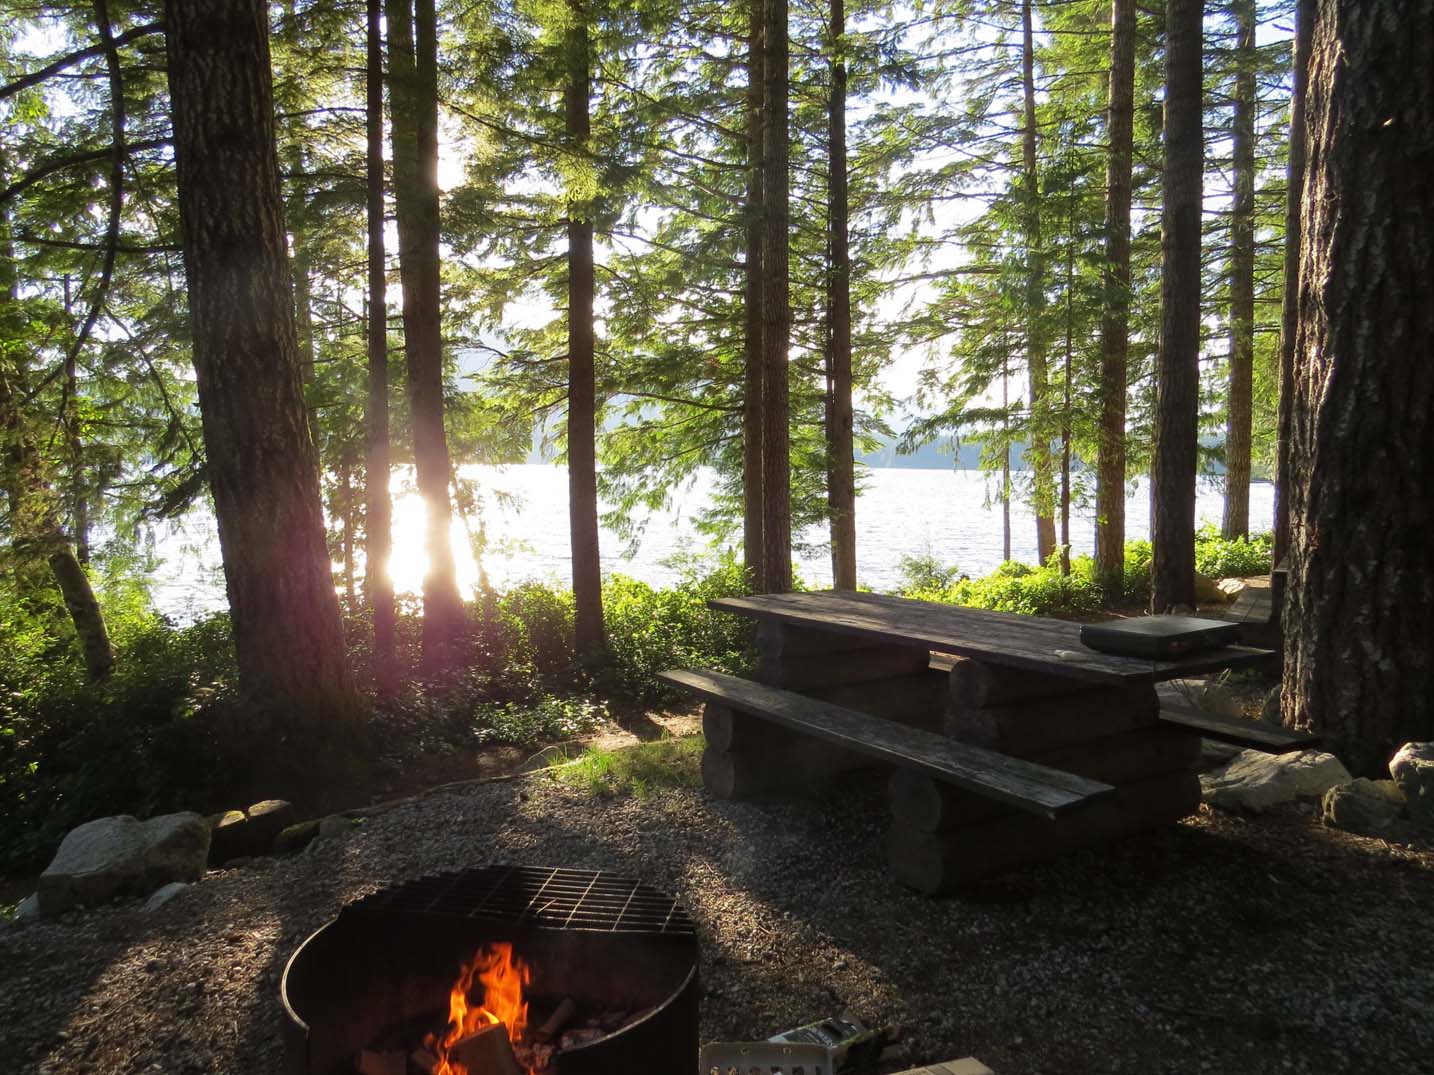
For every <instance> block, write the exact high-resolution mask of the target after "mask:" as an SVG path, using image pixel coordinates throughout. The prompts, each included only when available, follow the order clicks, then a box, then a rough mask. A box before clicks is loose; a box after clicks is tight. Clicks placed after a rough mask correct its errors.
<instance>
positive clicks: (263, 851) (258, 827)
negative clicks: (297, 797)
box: [244, 799, 294, 855]
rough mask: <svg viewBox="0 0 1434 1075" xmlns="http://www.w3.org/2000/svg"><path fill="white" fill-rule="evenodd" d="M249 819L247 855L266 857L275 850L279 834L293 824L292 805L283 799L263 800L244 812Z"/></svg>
mask: <svg viewBox="0 0 1434 1075" xmlns="http://www.w3.org/2000/svg"><path fill="white" fill-rule="evenodd" d="M244 813H245V814H247V815H248V817H249V824H248V828H249V839H250V844H249V848H250V851H249V853H250V854H251V855H267V854H268V853H269V852H270V851H273V850H275V848H274V841H275V840H276V839H278V837H279V833H281V832H283V831H284V830H285V829H286V828H288V827H289V826H290V825H292V824H293V823H294V804H293V803H290V802H285V801H284V800H283V799H265V800H264V801H263V802H261V803H255V804H254V805H253V806H251V807H249V809H248V810H245V811H244Z"/></svg>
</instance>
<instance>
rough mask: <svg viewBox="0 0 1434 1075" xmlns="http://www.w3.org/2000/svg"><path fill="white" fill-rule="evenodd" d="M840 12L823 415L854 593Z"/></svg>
mask: <svg viewBox="0 0 1434 1075" xmlns="http://www.w3.org/2000/svg"><path fill="white" fill-rule="evenodd" d="M845 37H846V11H845V8H844V0H831V48H832V58H831V65H832V67H831V98H830V101H829V102H828V106H827V123H828V131H827V135H828V136H827V154H828V156H827V182H828V184H829V187H828V199H829V203H828V206H827V222H828V227H829V242H830V258H831V263H830V265H829V266H828V276H827V310H828V314H829V317H830V319H831V326H830V327H831V335H830V338H829V340H828V348H829V358H828V369H829V370H830V387H829V400H830V405H829V407H828V412H827V513H828V515H829V516H830V517H831V541H832V582H833V585H834V586H835V587H836V588H837V589H838V590H854V589H856V461H855V457H856V452H855V446H854V444H853V430H852V424H853V421H852V420H853V415H852V403H851V252H850V249H849V246H848V239H847V177H846V55H845V48H846V41H845Z"/></svg>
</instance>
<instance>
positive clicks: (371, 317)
mask: <svg viewBox="0 0 1434 1075" xmlns="http://www.w3.org/2000/svg"><path fill="white" fill-rule="evenodd" d="M366 14H367V19H366V22H367V34H366V37H367V50H368V56H367V68H366V79H367V82H366V85H365V88H364V104H365V108H366V117H365V121H366V126H367V131H366V133H367V135H368V148H367V165H366V168H367V189H366V193H367V215H368V402H367V408H366V413H365V414H364V436H365V440H366V442H367V443H366V449H367V450H366V452H365V461H364V506H365V510H364V597H365V598H366V599H367V601H368V606H369V614H370V616H372V617H373V681H374V690H375V691H376V692H377V693H378V695H379V697H380V698H387V697H389V696H391V695H393V694H394V693H395V692H396V691H397V690H398V654H397V650H396V648H395V642H394V625H395V620H396V611H395V609H394V601H393V579H392V578H391V577H390V576H389V573H388V560H389V556H390V555H391V550H392V540H393V539H392V529H393V502H392V500H391V499H390V497H389V491H388V483H389V477H390V461H389V433H388V285H387V265H386V264H385V255H384V237H383V222H384V199H383V189H384V188H383V31H382V20H383V0H367V13H366Z"/></svg>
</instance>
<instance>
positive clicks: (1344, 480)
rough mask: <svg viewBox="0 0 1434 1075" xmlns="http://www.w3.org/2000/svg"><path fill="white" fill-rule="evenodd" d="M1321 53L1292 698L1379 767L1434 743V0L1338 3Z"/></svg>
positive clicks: (1302, 309)
mask: <svg viewBox="0 0 1434 1075" xmlns="http://www.w3.org/2000/svg"><path fill="white" fill-rule="evenodd" d="M1309 55H1310V70H1309V84H1308V88H1309V98H1308V101H1307V104H1306V107H1307V112H1306V116H1307V130H1308V132H1309V147H1308V149H1309V156H1308V167H1307V171H1306V174H1305V181H1304V186H1303V198H1302V202H1301V204H1302V206H1303V211H1302V220H1301V234H1302V235H1303V241H1302V243H1301V248H1300V273H1299V291H1298V294H1299V322H1298V324H1299V329H1298V335H1297V339H1296V344H1295V352H1294V369H1293V378H1292V380H1291V382H1290V388H1291V392H1292V396H1293V400H1292V422H1291V444H1290V463H1289V468H1288V474H1289V478H1290V484H1289V489H1288V492H1289V510H1290V602H1289V615H1288V616H1287V617H1286V620H1285V623H1284V631H1285V661H1284V687H1283V692H1282V703H1283V710H1284V714H1285V719H1286V721H1287V722H1288V723H1291V724H1293V725H1295V726H1296V727H1300V728H1312V729H1314V730H1316V731H1318V732H1320V733H1322V734H1323V735H1324V736H1326V741H1327V742H1328V743H1329V744H1330V745H1332V746H1333V747H1334V749H1335V750H1336V751H1338V753H1339V754H1340V755H1341V756H1342V757H1345V758H1347V759H1348V760H1349V762H1350V764H1351V768H1353V769H1354V770H1355V771H1358V772H1362V773H1367V774H1370V775H1374V774H1376V773H1378V772H1381V771H1383V770H1384V769H1385V766H1386V763H1387V761H1388V759H1389V756H1390V754H1391V753H1392V752H1393V751H1394V750H1396V749H1397V748H1398V747H1399V746H1400V745H1401V744H1403V743H1405V742H1408V741H1411V740H1428V739H1430V738H1431V737H1434V707H1431V706H1430V701H1429V700H1430V697H1431V696H1434V672H1431V670H1434V663H1431V661H1430V653H1431V652H1434V645H1431V643H1434V541H1431V540H1430V535H1429V522H1428V520H1429V490H1430V488H1431V482H1434V443H1431V432H1430V423H1429V416H1430V414H1431V413H1434V377H1431V376H1430V369H1429V364H1428V356H1429V355H1430V353H1431V352H1434V307H1431V305H1430V304H1429V302H1428V301H1427V299H1426V297H1425V295H1424V288H1425V286H1426V285H1427V282H1428V280H1429V279H1430V278H1431V275H1434V245H1431V244H1430V242H1429V221H1430V219H1431V217H1434V2H1431V0H1414V2H1412V3H1395V2H1393V0H1364V2H1354V0H1328V2H1325V3H1321V4H1320V5H1319V8H1318V14H1317V18H1316V20H1315V24H1314V28H1313V40H1312V42H1311V49H1310V53H1309Z"/></svg>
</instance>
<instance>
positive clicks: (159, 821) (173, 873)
mask: <svg viewBox="0 0 1434 1075" xmlns="http://www.w3.org/2000/svg"><path fill="white" fill-rule="evenodd" d="M208 857H209V824H208V822H206V821H205V820H204V818H202V817H200V816H199V815H198V814H195V813H191V812H187V811H186V812H184V813H179V814H165V815H163V816H161V817H156V818H151V819H150V820H148V821H139V820H137V819H135V818H133V817H130V816H129V815H128V814H121V815H119V816H117V817H102V818H96V819H95V820H94V821H87V822H85V823H84V824H83V825H80V826H78V827H77V828H74V829H71V830H70V832H69V833H68V834H67V835H66V836H65V838H64V840H62V841H61V842H60V849H59V850H58V851H56V852H55V857H54V860H53V861H51V863H50V865H49V866H47V867H45V872H44V873H42V874H41V875H40V880H39V883H38V884H37V885H36V887H35V895H36V896H37V897H38V899H39V907H40V911H41V912H42V913H43V914H46V915H54V914H59V913H60V912H61V911H65V910H68V909H69V908H70V907H73V906H74V905H75V904H96V903H104V902H105V901H107V900H110V899H113V898H114V897H116V896H123V895H140V894H143V893H146V892H149V891H151V890H152V889H154V888H156V887H158V886H159V885H163V884H166V883H167V882H170V881H195V880H198V879H199V877H200V875H201V874H203V873H204V865H205V861H206V860H207V859H208Z"/></svg>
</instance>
